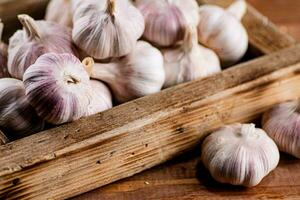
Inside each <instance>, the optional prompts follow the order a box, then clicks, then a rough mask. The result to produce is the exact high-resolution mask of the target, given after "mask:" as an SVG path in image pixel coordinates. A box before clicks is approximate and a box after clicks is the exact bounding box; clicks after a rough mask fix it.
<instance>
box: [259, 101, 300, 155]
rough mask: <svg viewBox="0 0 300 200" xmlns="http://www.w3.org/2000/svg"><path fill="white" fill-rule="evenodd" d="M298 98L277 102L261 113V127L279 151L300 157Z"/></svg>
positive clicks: (299, 105) (299, 104)
mask: <svg viewBox="0 0 300 200" xmlns="http://www.w3.org/2000/svg"><path fill="white" fill-rule="evenodd" d="M299 108H300V103H299V100H293V101H288V102H285V103H281V104H278V105H276V106H274V107H273V108H271V109H270V110H269V111H267V112H266V113H265V114H264V115H263V120H262V125H263V129H264V130H265V131H266V132H267V133H268V135H269V136H270V137H271V138H272V139H273V140H274V141H275V143H276V144H277V146H278V148H279V150H280V151H283V152H286V153H288V154H291V155H293V156H295V157H297V158H300V109H299Z"/></svg>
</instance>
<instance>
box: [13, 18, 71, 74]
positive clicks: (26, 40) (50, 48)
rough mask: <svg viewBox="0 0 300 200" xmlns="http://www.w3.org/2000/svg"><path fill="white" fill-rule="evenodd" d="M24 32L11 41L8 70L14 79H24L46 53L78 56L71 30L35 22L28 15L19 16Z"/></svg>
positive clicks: (20, 31) (47, 23)
mask: <svg viewBox="0 0 300 200" xmlns="http://www.w3.org/2000/svg"><path fill="white" fill-rule="evenodd" d="M18 18H19V20H20V22H21V24H22V25H23V27H24V28H23V30H19V31H17V32H16V33H15V34H14V35H13V36H12V37H11V38H10V40H9V46H8V70H9V73H10V75H11V76H12V77H14V78H17V79H22V78H23V74H24V72H25V71H26V69H27V68H28V67H29V66H30V65H32V64H33V63H34V62H35V61H36V60H37V58H38V57H40V56H41V55H43V54H45V53H49V52H53V53H70V54H74V55H77V52H76V48H75V47H74V46H73V43H72V37H71V30H70V29H69V28H67V27H64V26H61V25H59V24H56V23H53V22H47V21H43V20H41V21H35V20H34V19H32V18H31V17H30V16H28V15H19V16H18Z"/></svg>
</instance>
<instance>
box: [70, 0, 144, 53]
mask: <svg viewBox="0 0 300 200" xmlns="http://www.w3.org/2000/svg"><path fill="white" fill-rule="evenodd" d="M75 3H76V2H75ZM78 5H79V6H78V7H77V8H76V9H75V12H74V17H73V23H74V28H73V40H74V42H75V44H76V45H77V46H78V47H79V48H80V49H82V50H83V51H85V52H86V53H87V54H88V55H90V56H92V57H93V58H96V59H107V58H111V57H121V56H125V55H127V54H128V53H130V52H131V51H132V50H133V48H134V47H135V44H136V42H137V40H138V39H139V38H140V37H141V36H142V34H143V32H144V27H145V22H144V19H143V16H142V14H141V13H140V12H139V11H138V10H137V9H136V8H135V7H134V6H133V5H132V4H131V3H130V2H129V1H128V0H103V1H98V0H85V1H84V2H82V3H80V4H78Z"/></svg>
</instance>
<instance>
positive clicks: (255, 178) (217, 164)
mask: <svg viewBox="0 0 300 200" xmlns="http://www.w3.org/2000/svg"><path fill="white" fill-rule="evenodd" d="M279 156H280V155H279V151H278V148H277V146H276V144H275V143H274V142H273V140H272V139H271V138H269V137H268V135H267V134H266V133H265V132H264V131H263V130H262V129H258V128H255V125H254V124H233V125H229V126H225V127H223V128H221V129H219V130H218V131H216V132H215V133H213V134H211V135H209V136H208V137H207V138H206V139H205V140H204V142H203V145H202V155H201V158H202V162H203V164H204V166H205V167H206V168H207V169H208V170H209V171H210V173H211V175H212V177H213V178H214V179H215V180H217V181H219V182H221V183H229V184H232V185H243V186H246V187H252V186H256V185H258V184H259V183H260V182H261V180H262V179H263V178H264V177H265V176H266V175H268V174H269V173H270V172H271V171H272V170H274V169H275V168H276V166H277V165H278V162H279Z"/></svg>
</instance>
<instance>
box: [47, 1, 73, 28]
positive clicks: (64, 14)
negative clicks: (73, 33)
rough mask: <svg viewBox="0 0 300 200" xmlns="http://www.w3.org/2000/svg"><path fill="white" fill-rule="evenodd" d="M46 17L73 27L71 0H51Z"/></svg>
mask: <svg viewBox="0 0 300 200" xmlns="http://www.w3.org/2000/svg"><path fill="white" fill-rule="evenodd" d="M45 19H46V20H47V21H53V22H57V23H58V24H61V25H64V26H68V27H73V12H72V4H71V0H51V1H50V2H49V4H48V6H47V10H46V16H45Z"/></svg>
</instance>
